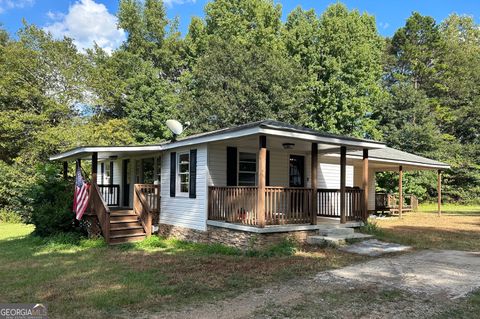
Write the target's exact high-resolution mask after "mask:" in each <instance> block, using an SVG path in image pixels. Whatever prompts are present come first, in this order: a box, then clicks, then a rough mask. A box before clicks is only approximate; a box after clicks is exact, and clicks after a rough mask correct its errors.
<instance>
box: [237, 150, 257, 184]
mask: <svg viewBox="0 0 480 319" xmlns="http://www.w3.org/2000/svg"><path fill="white" fill-rule="evenodd" d="M237 153H238V154H237V185H238V186H251V187H254V186H257V184H258V156H257V153H256V152H249V151H241V150H238V152H237ZM240 153H245V154H253V155H255V173H254V172H252V171H240ZM240 173H247V174H255V183H254V185H240Z"/></svg>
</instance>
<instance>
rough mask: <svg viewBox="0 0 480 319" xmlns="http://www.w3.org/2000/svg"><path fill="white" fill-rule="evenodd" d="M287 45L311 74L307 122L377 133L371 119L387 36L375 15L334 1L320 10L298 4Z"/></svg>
mask: <svg viewBox="0 0 480 319" xmlns="http://www.w3.org/2000/svg"><path fill="white" fill-rule="evenodd" d="M285 29H286V31H285V35H284V38H285V41H286V46H287V48H288V49H289V52H290V54H291V55H292V56H293V57H294V58H295V59H297V60H299V61H300V62H301V63H302V64H303V66H304V68H305V69H306V70H307V73H308V74H309V81H308V83H307V87H308V91H309V92H310V94H309V96H308V98H307V101H308V102H307V109H308V112H309V114H310V119H309V121H308V125H309V126H311V127H313V128H316V129H320V130H325V131H330V132H334V133H346V134H351V135H356V136H370V137H372V136H374V137H376V136H378V134H377V131H376V129H375V128H374V124H375V123H374V122H373V121H372V120H371V119H370V114H371V113H372V111H373V106H374V104H375V102H376V100H377V98H378V96H379V94H380V92H381V86H380V81H379V79H380V75H381V71H382V69H381V62H382V50H383V45H384V43H383V41H382V39H381V37H380V36H379V35H378V33H377V29H376V25H375V19H374V18H373V17H372V16H370V15H368V14H360V13H359V12H358V11H349V10H348V9H347V8H346V7H345V6H344V5H343V4H335V5H331V6H330V7H328V8H327V10H326V11H325V12H324V13H323V14H322V15H321V16H320V17H316V16H315V14H314V12H313V11H303V10H301V9H300V8H297V9H296V10H294V11H293V12H292V13H291V14H290V15H289V17H288V18H287V23H286V28H285Z"/></svg>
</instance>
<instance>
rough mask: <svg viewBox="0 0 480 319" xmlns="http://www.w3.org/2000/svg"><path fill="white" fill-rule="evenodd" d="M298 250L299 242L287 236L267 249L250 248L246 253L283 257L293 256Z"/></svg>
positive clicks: (256, 255)
mask: <svg viewBox="0 0 480 319" xmlns="http://www.w3.org/2000/svg"><path fill="white" fill-rule="evenodd" d="M296 252H297V243H296V242H295V241H294V240H292V239H288V238H286V239H284V240H283V241H281V242H280V243H278V244H275V245H272V246H270V247H268V248H267V249H265V250H255V249H248V250H247V251H246V253H245V254H246V255H247V256H251V257H283V256H293V255H295V253H296Z"/></svg>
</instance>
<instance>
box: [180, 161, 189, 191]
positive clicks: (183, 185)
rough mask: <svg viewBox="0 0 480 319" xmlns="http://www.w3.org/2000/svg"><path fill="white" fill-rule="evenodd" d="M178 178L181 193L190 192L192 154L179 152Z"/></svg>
mask: <svg viewBox="0 0 480 319" xmlns="http://www.w3.org/2000/svg"><path fill="white" fill-rule="evenodd" d="M178 179H179V183H178V184H179V188H180V189H179V191H180V193H184V194H185V193H186V194H188V190H189V183H190V154H189V153H180V154H178Z"/></svg>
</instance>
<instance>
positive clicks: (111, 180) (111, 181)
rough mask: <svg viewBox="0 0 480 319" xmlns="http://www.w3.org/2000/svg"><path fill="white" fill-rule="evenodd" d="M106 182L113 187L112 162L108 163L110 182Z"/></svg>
mask: <svg viewBox="0 0 480 319" xmlns="http://www.w3.org/2000/svg"><path fill="white" fill-rule="evenodd" d="M108 182H109V184H110V185H113V161H110V180H109V181H108Z"/></svg>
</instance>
